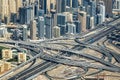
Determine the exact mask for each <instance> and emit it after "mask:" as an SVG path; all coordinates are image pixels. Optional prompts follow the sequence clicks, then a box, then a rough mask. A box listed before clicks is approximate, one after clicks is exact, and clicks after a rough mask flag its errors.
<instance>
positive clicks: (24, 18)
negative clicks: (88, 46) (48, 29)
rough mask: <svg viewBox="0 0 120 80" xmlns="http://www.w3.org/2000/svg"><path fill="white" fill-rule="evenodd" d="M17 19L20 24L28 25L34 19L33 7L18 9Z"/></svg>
mask: <svg viewBox="0 0 120 80" xmlns="http://www.w3.org/2000/svg"><path fill="white" fill-rule="evenodd" d="M19 17H20V23H21V24H30V21H31V20H33V19H34V8H33V5H30V6H25V7H21V8H20V9H19Z"/></svg>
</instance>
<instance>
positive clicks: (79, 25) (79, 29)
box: [74, 20, 81, 34]
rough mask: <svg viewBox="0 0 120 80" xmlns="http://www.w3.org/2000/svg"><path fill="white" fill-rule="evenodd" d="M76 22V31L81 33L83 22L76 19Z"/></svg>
mask: <svg viewBox="0 0 120 80" xmlns="http://www.w3.org/2000/svg"><path fill="white" fill-rule="evenodd" d="M74 24H75V25H76V33H78V34H79V33H81V22H80V21H78V20H76V21H74Z"/></svg>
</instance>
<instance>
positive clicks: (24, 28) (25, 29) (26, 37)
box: [22, 25, 28, 41]
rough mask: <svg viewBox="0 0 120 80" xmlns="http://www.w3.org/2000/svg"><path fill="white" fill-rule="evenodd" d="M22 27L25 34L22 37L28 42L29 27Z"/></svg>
mask: <svg viewBox="0 0 120 80" xmlns="http://www.w3.org/2000/svg"><path fill="white" fill-rule="evenodd" d="M22 27H23V34H22V36H23V41H27V39H28V35H27V25H22Z"/></svg>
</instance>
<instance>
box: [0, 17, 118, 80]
mask: <svg viewBox="0 0 120 80" xmlns="http://www.w3.org/2000/svg"><path fill="white" fill-rule="evenodd" d="M119 21H120V18H118V19H117V20H114V21H113V22H111V23H109V25H112V26H109V27H108V26H107V27H104V28H106V29H104V30H100V31H99V32H98V33H97V34H94V35H93V34H92V35H90V37H87V38H86V37H85V40H84V41H83V42H84V43H88V44H91V43H94V42H96V41H97V40H99V39H101V38H102V37H104V36H105V35H107V34H108V33H110V32H111V31H113V30H114V29H115V27H114V26H118V25H119ZM98 29H99V28H97V29H96V30H98ZM103 33H104V34H103ZM82 35H83V36H84V35H85V34H82ZM83 36H80V37H79V36H74V37H73V38H72V39H73V40H75V41H76V39H79V38H83ZM60 39H61V40H66V39H70V38H69V37H67V38H59V39H52V40H46V41H43V42H40V43H47V42H52V41H57V40H60ZM93 39H94V40H93ZM0 43H6V44H12V45H18V46H21V47H22V46H26V47H27V46H28V47H31V48H33V49H34V48H35V47H38V48H40V51H41V49H44V48H47V49H53V50H55V49H56V50H59V51H61V52H63V53H64V52H66V53H67V54H70V53H73V54H76V55H79V56H83V57H85V58H88V59H91V60H95V61H96V62H100V63H101V64H103V66H100V65H93V64H91V63H87V62H80V61H74V60H70V59H66V58H64V57H62V56H60V55H57V56H51V55H48V54H46V55H45V54H44V53H43V52H41V53H40V51H38V52H37V54H38V56H37V57H33V60H34V59H36V58H38V57H41V58H42V59H44V60H46V61H47V62H45V63H46V64H44V63H40V64H39V67H38V66H34V67H35V69H34V67H32V68H29V69H30V70H29V69H28V70H25V71H23V73H22V72H21V74H17V75H16V76H13V77H11V78H10V80H14V79H18V80H22V79H26V78H28V77H30V76H31V75H34V74H37V73H39V72H40V73H42V71H43V70H47V68H49V67H48V65H51V66H52V67H54V66H56V65H57V64H59V63H61V64H65V65H71V66H77V67H87V68H97V69H102V70H108V71H112V72H120V68H119V67H118V66H116V65H113V64H111V63H110V60H109V62H108V61H104V60H101V59H100V58H97V57H95V56H92V55H89V54H85V53H82V52H80V51H77V48H79V47H80V46H78V47H76V46H75V48H74V49H57V48H54V47H53V48H52V47H47V46H39V45H38V44H34V43H30V42H23V41H20V42H16V41H0ZM87 47H90V48H93V46H87ZM93 49H95V48H93ZM96 50H98V48H97V49H96ZM35 51H36V50H35ZM99 51H100V50H99ZM103 54H106V53H103ZM106 56H109V57H110V56H111V55H108V54H106ZM109 59H110V58H109ZM31 61H32V59H31ZM51 62H52V63H51ZM26 63H29V62H28V61H27V62H26ZM41 64H44V65H41ZM52 64H53V65H52ZM88 64H89V65H88ZM43 67H44V68H43ZM37 69H38V70H39V71H37ZM25 73H28V74H26V75H25ZM29 73H31V74H29ZM23 75H24V76H23Z"/></svg>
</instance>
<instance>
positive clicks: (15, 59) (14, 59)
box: [7, 57, 18, 62]
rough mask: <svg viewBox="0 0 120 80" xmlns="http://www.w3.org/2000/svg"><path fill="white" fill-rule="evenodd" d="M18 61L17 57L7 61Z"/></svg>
mask: <svg viewBox="0 0 120 80" xmlns="http://www.w3.org/2000/svg"><path fill="white" fill-rule="evenodd" d="M17 61H18V58H17V57H14V58H12V59H9V60H7V62H17Z"/></svg>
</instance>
